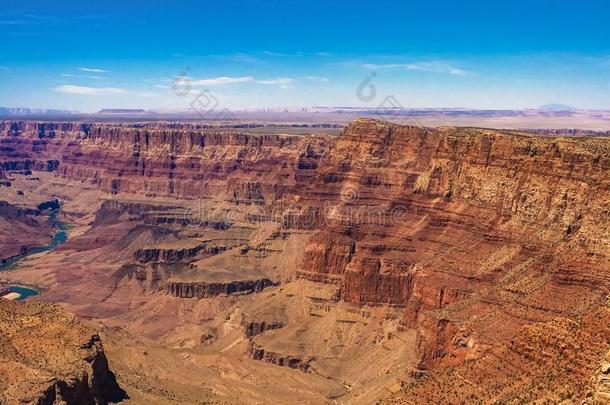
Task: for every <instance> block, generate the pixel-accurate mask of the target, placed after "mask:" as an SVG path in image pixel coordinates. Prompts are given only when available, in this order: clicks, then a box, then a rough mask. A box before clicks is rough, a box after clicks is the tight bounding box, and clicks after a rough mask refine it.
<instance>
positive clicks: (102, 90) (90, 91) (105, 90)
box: [54, 84, 129, 96]
mask: <svg viewBox="0 0 610 405" xmlns="http://www.w3.org/2000/svg"><path fill="white" fill-rule="evenodd" d="M54 90H55V91H56V92H58V93H66V94H80V95H87V96H97V95H104V94H127V93H129V92H128V91H127V90H126V89H121V88H117V87H87V86H75V85H73V84H64V85H62V86H57V87H55V88H54Z"/></svg>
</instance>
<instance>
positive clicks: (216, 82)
mask: <svg viewBox="0 0 610 405" xmlns="http://www.w3.org/2000/svg"><path fill="white" fill-rule="evenodd" d="M177 79H180V80H190V84H191V85H192V86H224V85H227V84H242V83H257V84H264V85H275V86H280V87H281V86H293V85H294V84H295V83H296V82H297V81H296V80H295V79H292V78H289V77H278V78H275V79H265V80H259V79H255V78H254V77H252V76H241V77H232V76H220V77H211V78H208V79H189V78H188V77H185V76H180V77H177Z"/></svg>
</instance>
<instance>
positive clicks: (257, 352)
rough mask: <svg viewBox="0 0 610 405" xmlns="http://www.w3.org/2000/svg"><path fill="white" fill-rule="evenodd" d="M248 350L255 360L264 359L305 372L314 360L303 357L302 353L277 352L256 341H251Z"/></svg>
mask: <svg viewBox="0 0 610 405" xmlns="http://www.w3.org/2000/svg"><path fill="white" fill-rule="evenodd" d="M248 352H249V353H250V356H252V358H253V359H254V360H262V361H266V362H267V363H271V364H275V365H277V366H283V367H290V368H294V369H298V370H301V371H305V372H307V371H309V368H310V363H311V362H312V361H313V360H314V359H313V358H303V356H301V355H294V354H284V353H275V352H273V351H270V350H265V348H264V347H262V346H260V345H258V344H257V343H256V342H255V341H250V345H249V346H248Z"/></svg>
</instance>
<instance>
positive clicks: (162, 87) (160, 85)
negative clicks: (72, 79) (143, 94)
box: [154, 84, 169, 89]
mask: <svg viewBox="0 0 610 405" xmlns="http://www.w3.org/2000/svg"><path fill="white" fill-rule="evenodd" d="M154 87H156V88H158V89H169V86H166V85H164V84H155V85H154Z"/></svg>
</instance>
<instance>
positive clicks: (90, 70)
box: [76, 67, 108, 73]
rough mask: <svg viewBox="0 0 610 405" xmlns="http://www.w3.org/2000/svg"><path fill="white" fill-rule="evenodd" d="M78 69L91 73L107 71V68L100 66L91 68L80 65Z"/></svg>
mask: <svg viewBox="0 0 610 405" xmlns="http://www.w3.org/2000/svg"><path fill="white" fill-rule="evenodd" d="M76 70H80V71H81V72H89V73H106V72H108V71H107V70H104V69H98V68H89V67H79V68H76Z"/></svg>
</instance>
